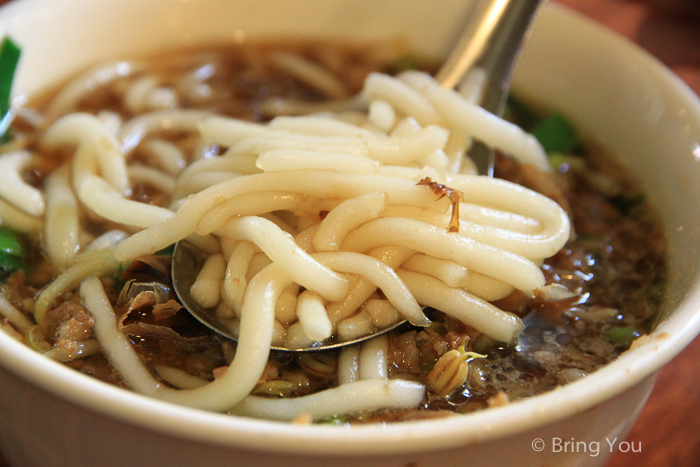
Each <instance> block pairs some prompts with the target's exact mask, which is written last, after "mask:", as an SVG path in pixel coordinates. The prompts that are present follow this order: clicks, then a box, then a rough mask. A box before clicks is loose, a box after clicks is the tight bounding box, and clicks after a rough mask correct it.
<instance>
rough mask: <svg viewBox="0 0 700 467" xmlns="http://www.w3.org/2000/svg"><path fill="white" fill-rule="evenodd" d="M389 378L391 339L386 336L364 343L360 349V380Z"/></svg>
mask: <svg viewBox="0 0 700 467" xmlns="http://www.w3.org/2000/svg"><path fill="white" fill-rule="evenodd" d="M388 378H389V338H388V337H387V335H386V334H382V335H381V336H377V337H375V338H374V339H370V340H368V341H365V342H363V343H362V346H361V347H360V379H361V380H366V379H388Z"/></svg>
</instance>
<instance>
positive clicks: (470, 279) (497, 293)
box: [459, 271, 513, 302]
mask: <svg viewBox="0 0 700 467" xmlns="http://www.w3.org/2000/svg"><path fill="white" fill-rule="evenodd" d="M459 287H461V288H463V289H465V290H466V291H467V292H471V293H473V294H474V295H476V296H477V297H481V298H483V299H484V300H486V301H489V302H493V301H495V300H500V299H502V298H505V297H507V296H508V295H510V293H511V292H512V291H513V286H511V285H508V284H506V283H504V282H501V281H499V280H496V279H493V278H491V277H488V276H484V275H483V274H479V273H478V272H475V271H468V272H467V277H465V278H464V281H463V282H462V283H461V284H459Z"/></svg>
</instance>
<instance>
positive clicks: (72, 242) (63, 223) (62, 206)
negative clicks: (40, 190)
mask: <svg viewBox="0 0 700 467" xmlns="http://www.w3.org/2000/svg"><path fill="white" fill-rule="evenodd" d="M68 178H69V170H68V166H67V165H63V166H61V167H59V168H58V169H56V170H54V171H53V172H52V173H51V174H50V175H49V176H48V177H47V178H46V182H45V190H46V200H47V202H46V217H45V224H44V227H45V228H44V248H45V250H46V253H47V254H48V255H49V258H50V259H51V262H52V264H53V265H54V266H55V267H56V268H57V269H58V270H62V269H63V268H65V266H66V264H67V263H68V261H69V260H70V259H71V258H72V257H73V255H75V254H76V253H77V251H78V249H79V248H80V239H79V234H80V222H79V218H78V202H77V200H76V199H75V195H73V190H72V189H71V187H70V181H69V179H68Z"/></svg>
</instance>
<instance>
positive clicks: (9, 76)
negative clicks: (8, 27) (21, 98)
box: [0, 37, 20, 142]
mask: <svg viewBox="0 0 700 467" xmlns="http://www.w3.org/2000/svg"><path fill="white" fill-rule="evenodd" d="M19 56H20V48H19V47H18V46H17V45H16V44H15V43H14V42H12V39H10V38H9V37H5V40H4V41H3V43H2V47H0V118H1V120H0V141H1V142H5V141H7V139H8V132H7V130H8V129H9V127H10V123H12V114H11V113H10V112H9V110H10V91H11V90H12V80H13V78H14V76H15V70H16V69H17V63H18V62H19Z"/></svg>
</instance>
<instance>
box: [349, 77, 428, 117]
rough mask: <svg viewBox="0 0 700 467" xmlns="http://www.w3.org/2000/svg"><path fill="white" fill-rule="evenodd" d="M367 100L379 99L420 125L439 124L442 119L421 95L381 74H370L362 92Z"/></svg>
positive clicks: (396, 80) (398, 81) (394, 79)
mask: <svg viewBox="0 0 700 467" xmlns="http://www.w3.org/2000/svg"><path fill="white" fill-rule="evenodd" d="M362 92H363V93H364V95H365V96H366V97H367V99H368V100H370V101H372V100H374V99H381V100H383V101H386V102H388V103H389V104H391V105H392V106H393V107H394V108H395V109H396V110H398V111H399V112H401V113H402V114H404V115H407V116H410V117H413V118H415V119H416V120H417V121H418V123H420V124H421V125H423V126H425V125H430V124H432V123H439V122H440V121H441V120H442V118H441V115H440V114H439V113H438V112H437V111H436V110H435V107H433V104H431V103H430V101H429V100H428V99H426V98H425V97H424V96H423V95H421V94H420V93H419V92H418V91H416V90H415V89H413V88H412V87H411V86H408V85H407V84H405V83H403V82H401V81H400V80H398V79H396V78H394V77H392V76H389V75H385V74H381V73H370V74H369V76H367V79H366V80H365V87H364V89H363V91H362Z"/></svg>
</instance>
